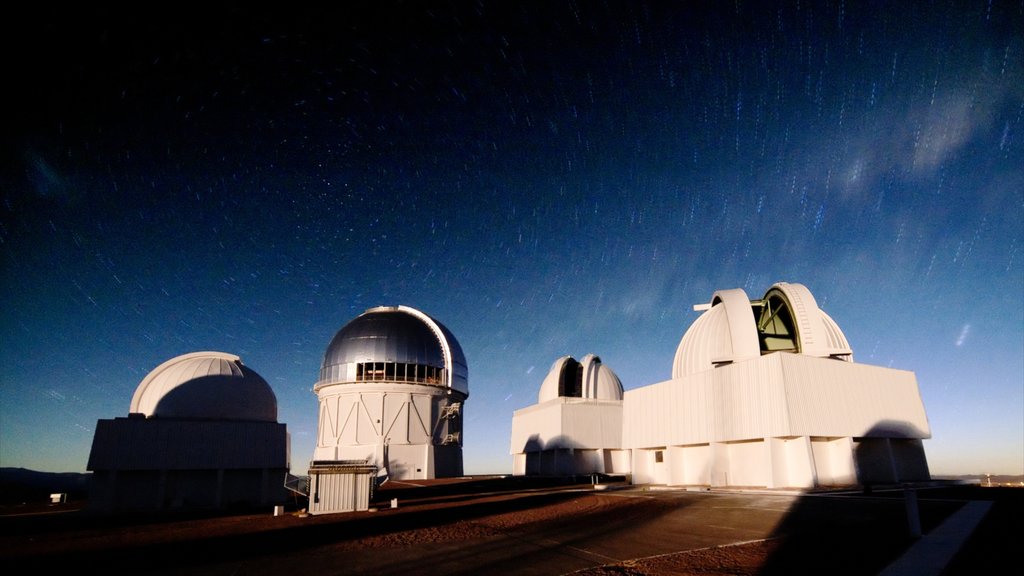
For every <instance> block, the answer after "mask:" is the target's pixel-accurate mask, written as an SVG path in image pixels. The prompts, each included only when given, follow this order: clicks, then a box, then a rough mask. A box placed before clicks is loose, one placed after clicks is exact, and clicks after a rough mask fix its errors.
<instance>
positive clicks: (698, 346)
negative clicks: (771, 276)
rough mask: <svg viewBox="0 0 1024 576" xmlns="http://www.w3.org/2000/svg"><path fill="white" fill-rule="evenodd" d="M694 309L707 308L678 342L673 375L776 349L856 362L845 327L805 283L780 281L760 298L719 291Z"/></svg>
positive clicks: (688, 372)
mask: <svg viewBox="0 0 1024 576" xmlns="http://www.w3.org/2000/svg"><path fill="white" fill-rule="evenodd" d="M694 309H695V310H703V311H704V313H703V314H701V316H700V317H698V318H697V320H696V321H694V323H693V325H691V326H690V328H689V329H688V330H687V331H686V333H685V334H684V335H683V338H682V340H681V341H680V342H679V347H678V348H677V349H676V356H675V360H674V362H673V366H672V377H673V378H682V377H684V376H686V375H688V374H694V373H697V372H702V371H704V370H710V369H712V368H714V367H715V366H720V365H724V364H730V363H733V362H739V361H742V360H749V359H751V358H757V357H760V356H762V355H765V354H771V353H775V352H789V353H793V354H803V355H806V356H816V357H819V358H834V359H837V360H843V361H846V362H853V351H852V350H851V349H850V343H849V342H848V341H847V340H846V336H845V335H844V334H843V331H842V330H840V328H839V325H838V324H836V322H835V320H833V319H832V318H831V317H830V316H829V315H828V314H826V313H825V311H824V310H822V309H820V308H818V303H817V302H816V301H815V299H814V296H813V295H812V294H811V291H810V290H808V289H807V287H806V286H804V285H802V284H790V283H787V282H778V283H776V284H774V285H772V287H771V288H769V289H768V291H767V292H766V293H765V295H764V297H762V298H761V299H759V300H750V299H749V298H748V297H747V293H746V292H745V291H744V290H743V289H741V288H733V289H730V290H718V291H717V292H715V293H714V295H712V297H711V302H710V303H709V304H703V305H697V306H694Z"/></svg>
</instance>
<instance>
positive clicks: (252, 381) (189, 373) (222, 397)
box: [129, 352, 277, 422]
mask: <svg viewBox="0 0 1024 576" xmlns="http://www.w3.org/2000/svg"><path fill="white" fill-rule="evenodd" d="M129 412H131V413H139V414H145V415H146V416H147V417H153V416H157V417H164V418H201V419H215V420H249V421H261V422H276V421H277V397H276V396H275V395H274V391H273V390H272V389H271V388H270V385H269V384H267V381H266V380H264V379H263V377H262V376H260V375H259V374H257V373H256V372H255V371H253V370H252V369H250V368H248V367H247V366H244V365H243V364H242V360H241V359H240V358H239V357H238V356H234V355H232V354H225V353H223V352H193V353H191V354H184V355H182V356H178V357H176V358H172V359H170V360H168V361H166V362H164V363H163V364H161V365H159V366H157V367H156V368H155V369H154V370H153V371H152V372H150V373H149V374H148V375H147V376H146V377H145V378H144V379H143V380H142V382H141V383H139V386H138V388H136V389H135V394H134V396H132V403H131V407H130V408H129Z"/></svg>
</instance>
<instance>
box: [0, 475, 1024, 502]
mask: <svg viewBox="0 0 1024 576" xmlns="http://www.w3.org/2000/svg"><path fill="white" fill-rule="evenodd" d="M91 478H92V472H39V471H36V470H29V469H27V468H0V504H16V503H21V502H29V501H38V502H42V501H47V500H49V498H50V494H54V493H59V492H63V493H66V494H67V495H68V498H69V499H71V500H76V499H85V498H86V496H87V495H88V492H89V481H90V479H91ZM932 478H933V479H935V480H960V481H964V482H977V483H978V484H981V485H987V484H988V482H989V481H991V483H992V485H997V484H999V485H1013V484H1019V485H1022V486H1024V474H959V475H948V474H933V475H932Z"/></svg>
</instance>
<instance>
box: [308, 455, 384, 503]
mask: <svg viewBox="0 0 1024 576" xmlns="http://www.w3.org/2000/svg"><path fill="white" fill-rule="evenodd" d="M376 481H377V467H376V466H373V465H372V464H369V463H367V461H365V460H314V461H313V462H312V463H311V464H310V465H309V513H310V514H314V515H315V514H334V513H338V512H356V511H365V510H369V508H370V500H372V499H373V488H374V483H375V482H376Z"/></svg>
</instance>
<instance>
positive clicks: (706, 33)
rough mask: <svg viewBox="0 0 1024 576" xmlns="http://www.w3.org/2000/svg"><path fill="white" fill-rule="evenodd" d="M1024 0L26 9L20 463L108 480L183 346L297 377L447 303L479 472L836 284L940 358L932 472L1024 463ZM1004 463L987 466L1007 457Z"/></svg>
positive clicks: (310, 436) (14, 442) (933, 402)
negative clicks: (99, 465) (678, 357)
mask: <svg viewBox="0 0 1024 576" xmlns="http://www.w3.org/2000/svg"><path fill="white" fill-rule="evenodd" d="M1022 14H1024V4H1022V3H1021V2H986V1H980V2H953V1H945V0H943V1H936V2H930V3H914V4H913V5H912V6H910V5H907V6H902V5H901V6H895V7H894V6H892V5H891V3H874V4H872V3H860V2H843V1H838V2H783V3H777V2H767V3H762V2H707V3H703V2H698V3H685V4H680V3H667V2H666V3H662V2H600V3H599V2H527V3H504V2H501V3H499V2H483V3H470V2H445V3H433V2H430V3H420V2H407V3H402V2H380V3H366V5H365V6H364V5H357V4H351V5H347V4H343V5H342V6H339V7H335V8H329V9H322V8H318V9H312V8H310V9H302V10H298V9H293V10H288V11H283V10H282V11H280V12H276V13H271V12H267V11H262V12H261V11H253V10H252V9H250V8H246V7H243V8H217V9H210V8H209V7H206V6H199V5H196V6H181V5H174V6H159V7H155V8H154V7H150V6H146V7H144V8H141V7H139V8H123V7H119V8H117V9H114V8H96V7H94V6H86V7H70V8H69V7H61V8H60V9H57V8H55V7H50V6H43V7H39V8H35V9H23V11H22V12H21V13H17V12H14V13H12V17H10V18H8V19H5V22H4V23H3V24H2V26H3V28H4V34H3V46H2V49H3V54H4V56H3V59H4V67H3V69H4V75H5V78H6V80H7V81H6V82H5V84H6V86H7V87H6V89H5V93H6V96H7V98H6V100H7V102H8V104H7V106H6V107H5V109H6V111H7V121H6V122H5V129H4V136H3V139H2V148H0V151H2V156H0V161H2V166H0V168H2V172H0V186H2V190H0V191H2V196H3V202H2V205H0V262H2V264H0V266H2V268H0V274H2V276H0V282H2V283H0V294H2V295H3V297H4V301H5V305H4V310H5V311H4V313H3V314H2V316H0V342H2V344H0V361H2V364H0V465H3V466H24V467H28V468H34V469H41V470H54V471H65V470H81V469H84V466H85V461H86V458H87V456H88V449H89V445H90V443H91V439H92V431H93V429H94V426H95V422H96V420H97V419H98V418H112V417H115V416H123V415H125V414H126V412H127V408H128V403H129V401H130V399H131V395H132V392H133V391H134V389H135V386H136V385H137V384H138V383H139V381H140V380H141V379H142V378H143V377H144V376H145V375H146V374H147V373H148V372H149V371H150V370H151V369H153V368H154V367H156V366H157V365H158V364H160V363H161V362H163V361H164V360H167V359H169V358H171V357H173V356H176V355H178V354H183V353H187V352H192V351H197V350H220V351H224V352H229V353H234V354H238V355H240V356H241V357H242V359H243V361H244V362H245V363H246V364H247V365H249V366H250V367H252V368H253V369H254V370H256V371H257V372H259V373H260V374H261V375H263V376H264V377H265V378H266V379H267V380H268V382H270V384H271V385H272V386H273V387H274V390H275V393H276V394H277V396H278V399H279V402H280V420H281V421H283V422H286V423H287V424H288V425H289V429H290V430H291V432H292V450H293V467H296V468H299V469H302V468H304V466H305V465H306V463H307V462H306V461H307V460H308V456H309V454H311V452H312V446H313V443H314V442H315V429H316V416H317V408H316V397H315V396H314V395H313V394H312V392H311V391H310V389H311V387H312V384H313V382H314V381H315V380H316V378H317V374H318V369H319V363H320V360H321V359H322V354H323V352H324V349H325V347H326V345H327V343H328V342H329V341H330V339H331V337H332V336H333V335H334V333H335V331H337V330H338V329H339V328H341V327H342V326H343V325H344V324H345V323H346V322H347V321H349V320H350V319H352V318H353V317H355V316H356V315H358V314H359V313H360V312H362V311H363V310H365V309H366V308H369V307H371V306H376V305H397V304H405V305H410V306H414V307H416V308H419V309H420V310H423V311H424V312H426V313H428V314H430V315H432V316H434V317H435V318H437V319H438V320H440V321H441V322H443V323H444V324H446V325H447V326H448V327H449V328H450V329H452V331H453V332H454V333H455V335H456V336H457V337H458V338H459V341H460V342H461V344H462V346H463V348H464V349H465V351H466V355H467V359H468V361H469V368H470V390H471V396H470V399H469V401H468V402H467V405H466V418H467V423H466V432H465V453H466V468H467V471H468V472H492V471H500V472H503V471H507V469H509V468H510V465H511V458H510V457H509V456H508V439H509V429H510V424H511V416H512V411H513V410H515V409H518V408H522V407H524V406H526V405H529V404H532V403H534V402H535V401H536V392H537V390H538V388H539V385H540V382H541V380H542V379H543V377H544V375H545V374H546V373H547V370H548V367H549V366H550V365H551V363H552V362H553V361H554V360H555V359H556V358H558V357H559V356H562V355H565V354H571V355H574V356H575V357H577V358H581V357H582V356H583V355H585V354H587V353H591V352H592V353H596V354H598V355H600V356H601V358H602V359H603V361H604V363H605V364H606V365H608V366H609V367H611V368H612V369H613V370H615V371H616V372H617V373H618V375H619V376H620V377H621V378H622V380H623V384H624V385H625V387H626V388H627V389H630V388H634V387H637V386H642V385H646V384H650V383H653V382H657V381H661V380H665V379H668V378H669V377H670V367H671V362H672V356H673V354H674V352H675V348H676V346H677V345H678V342H679V339H680V338H681V336H682V334H683V332H684V331H685V330H686V328H687V327H688V326H689V325H690V323H692V322H693V320H694V319H695V318H696V316H697V313H695V312H694V311H693V310H692V305H693V304H696V303H699V302H707V301H708V300H709V299H710V297H711V294H712V293H713V292H714V290H717V289H726V288H744V289H746V290H747V292H748V294H749V295H750V297H751V298H757V297H759V296H761V295H762V294H763V293H764V292H765V291H766V290H767V289H768V288H769V287H770V285H771V284H772V283H773V282H776V281H789V282H799V283H802V284H805V285H806V286H807V287H808V288H809V289H810V290H811V292H812V293H813V294H814V295H815V297H816V298H817V300H818V303H819V305H820V306H821V307H822V308H823V309H824V310H825V311H826V312H828V313H829V314H830V315H831V316H832V317H833V318H834V319H835V320H836V321H837V322H838V324H839V325H840V327H841V328H842V329H843V330H844V331H845V332H846V335H847V337H848V338H849V340H850V342H851V345H852V346H853V350H854V359H855V360H856V361H859V362H865V363H870V364H878V365H884V366H891V367H894V368H901V369H906V370H913V371H914V372H916V373H917V375H918V379H919V384H920V386H921V391H922V396H923V398H924V401H925V408H926V410H927V411H928V414H929V420H930V423H931V425H932V432H933V436H934V437H933V438H932V439H931V440H929V441H927V442H926V443H925V448H926V451H927V452H928V455H929V459H930V462H931V463H932V468H933V472H940V473H941V472H948V473H960V472H964V473H967V472H985V471H990V472H995V471H1002V472H1011V473H1022V472H1024V296H1022V294H1024V272H1022V259H1024V258H1022V254H1021V241H1022V228H1024V192H1022V191H1024V174H1022V168H1021V166H1022V165H1024V154H1022V150H1024V32H1022V30H1024V16H1022ZM984 467H988V469H987V470H981V469H979V468H984Z"/></svg>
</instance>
